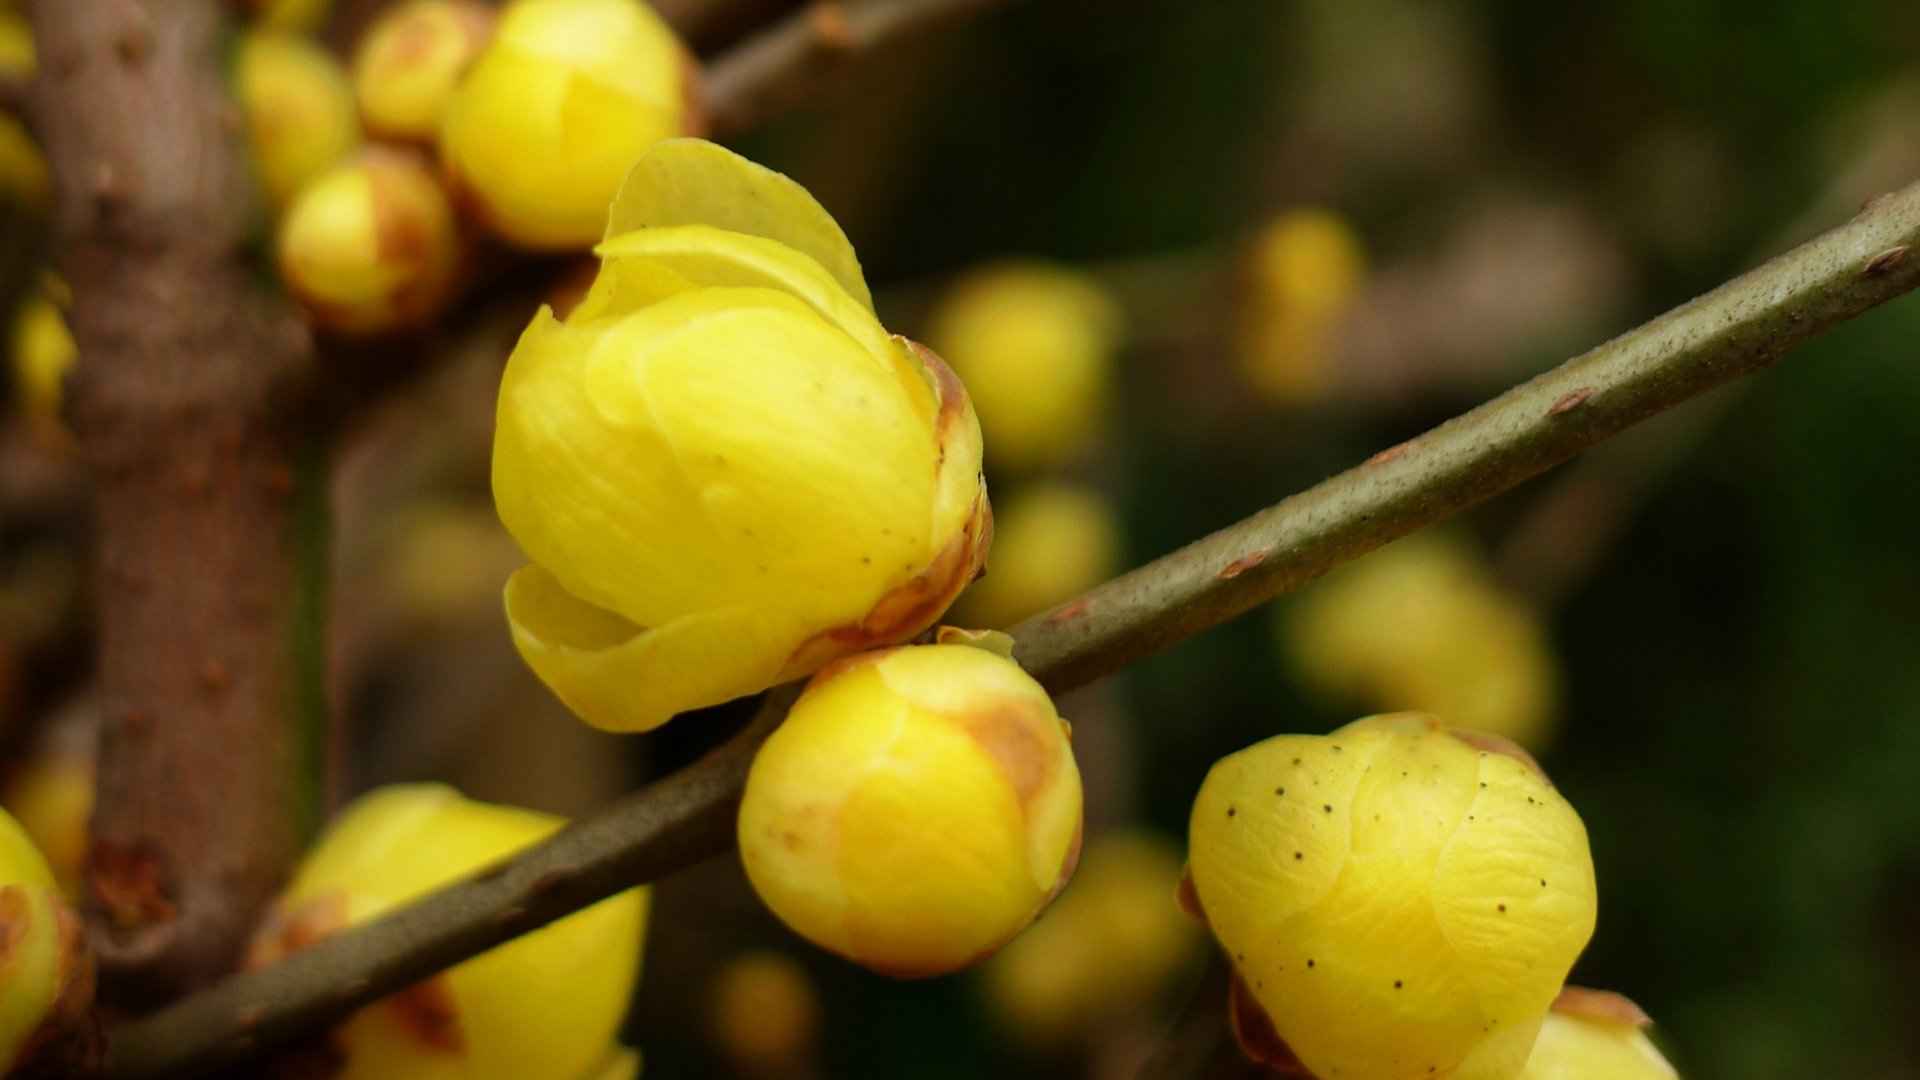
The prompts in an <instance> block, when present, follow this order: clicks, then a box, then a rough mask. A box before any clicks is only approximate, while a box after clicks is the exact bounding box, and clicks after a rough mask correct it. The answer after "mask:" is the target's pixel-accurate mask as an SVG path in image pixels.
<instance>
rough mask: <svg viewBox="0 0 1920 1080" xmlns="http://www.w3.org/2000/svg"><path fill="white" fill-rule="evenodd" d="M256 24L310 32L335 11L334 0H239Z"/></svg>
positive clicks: (297, 31)
mask: <svg viewBox="0 0 1920 1080" xmlns="http://www.w3.org/2000/svg"><path fill="white" fill-rule="evenodd" d="M239 3H240V6H241V8H242V9H243V10H244V11H245V12H246V14H247V16H248V17H249V18H251V19H253V20H254V23H255V25H257V26H260V27H263V28H265V29H268V30H282V31H286V32H289V33H309V32H312V31H315V30H318V29H320V26H321V24H322V23H324V22H326V21H327V16H328V15H329V14H331V13H332V12H333V0H239Z"/></svg>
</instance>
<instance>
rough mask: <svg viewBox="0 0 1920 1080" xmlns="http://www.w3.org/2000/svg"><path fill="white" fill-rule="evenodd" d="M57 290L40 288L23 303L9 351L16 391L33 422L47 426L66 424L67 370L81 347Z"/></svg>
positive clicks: (14, 389)
mask: <svg viewBox="0 0 1920 1080" xmlns="http://www.w3.org/2000/svg"><path fill="white" fill-rule="evenodd" d="M55 297H56V292H55V291H50V290H47V289H40V290H37V291H36V292H34V293H33V294H32V295H31V296H29V297H27V299H26V300H25V301H24V302H23V303H21V305H20V310H19V312H18V313H17V314H16V315H15V316H14V321H13V334H12V339H11V341H10V342H9V343H8V352H9V353H10V354H11V355H12V361H13V392H14V395H15V399H16V401H17V403H18V405H19V408H20V411H21V412H22V413H24V414H25V415H26V417H27V419H28V421H29V422H31V423H33V424H35V425H38V426H40V427H42V428H44V429H48V430H54V429H61V428H62V427H63V421H62V420H61V415H60V408H61V401H62V398H63V396H64V394H63V387H64V386H65V384H66V379H67V373H68V372H70V371H72V370H73V364H74V361H75V360H77V359H79V356H80V350H79V348H78V347H77V346H75V344H74V341H73V333H72V332H71V331H69V330H68V329H67V318H66V316H65V315H63V314H62V313H61V311H60V305H59V304H58V303H56V302H55Z"/></svg>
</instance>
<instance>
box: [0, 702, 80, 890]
mask: <svg viewBox="0 0 1920 1080" xmlns="http://www.w3.org/2000/svg"><path fill="white" fill-rule="evenodd" d="M93 735H94V726H93V723H92V722H91V720H90V719H89V718H88V717H86V716H85V715H84V714H81V713H72V712H69V713H67V714H65V715H63V716H61V717H60V718H58V719H56V720H55V721H54V722H53V724H52V725H51V727H50V730H49V731H48V733H47V737H46V738H45V739H44V740H43V741H42V742H41V743H40V745H37V746H35V747H34V749H33V751H32V753H30V754H28V755H27V756H26V757H25V759H24V760H22V761H20V762H19V763H18V764H17V765H16V766H15V767H14V769H13V771H12V772H11V773H10V774H9V775H8V776H7V779H6V786H5V787H4V788H0V806H4V807H5V808H6V810H7V812H9V813H11V814H12V815H13V816H14V819H15V820H16V821H18V822H19V824H20V827H21V828H22V829H24V830H26V834H27V836H28V837H29V838H31V839H32V841H33V843H34V845H35V846H36V847H38V848H39V849H40V851H41V852H42V853H44V854H45V856H46V859H47V865H48V867H49V868H50V869H51V870H52V871H53V875H54V879H55V880H56V881H58V882H59V884H60V891H61V892H62V893H63V894H65V895H66V896H67V897H69V898H70V899H75V900H77V899H78V898H79V897H80V873H81V870H82V869H83V868H84V866H85V863H86V857H87V820H88V818H90V817H91V816H92V815H93V788H94V755H93Z"/></svg>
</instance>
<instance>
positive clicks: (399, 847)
mask: <svg viewBox="0 0 1920 1080" xmlns="http://www.w3.org/2000/svg"><path fill="white" fill-rule="evenodd" d="M563 824H565V822H564V821H562V820H561V819H559V818H556V817H552V816H550V815H547V814H540V813H535V812H533V811H530V810H521V809H518V808H515V807H508V806H494V805H489V804H486V803H478V802H472V801H470V800H468V799H465V798H463V797H462V796H461V795H460V794H459V793H458V792H456V791H454V790H453V789H451V788H448V787H444V786H441V785H437V784H417V785H400V786H395V787H389V788H382V789H380V790H378V791H375V792H373V793H371V794H368V795H365V796H363V797H361V798H360V799H359V800H358V801H356V802H355V803H354V804H353V805H351V806H349V807H348V808H347V809H346V810H345V811H343V812H342V813H341V815H340V817H339V819H338V820H337V821H336V822H335V823H334V824H333V826H332V827H331V828H329V829H328V830H327V832H326V834H325V835H324V836H323V837H322V838H321V840H320V842H319V844H318V845H317V846H316V847H315V848H314V849H313V850H312V851H311V852H309V853H308V855H307V857H306V859H305V860H304V861H303V863H302V864H301V866H300V868H299V870H298V871H297V872H296V873H295V875H294V878H293V882H292V884H290V885H289V886H288V888H287V891H286V892H285V893H284V894H283V895H282V896H281V897H280V899H279V901H278V902H277V903H276V904H275V906H274V909H273V911H272V913H271V914H270V916H269V918H268V920H267V921H266V923H265V924H264V925H263V926H262V927H261V929H260V931H259V932H258V933H257V934H256V935H255V938H254V941H253V948H252V950H251V951H250V953H249V957H248V962H249V964H250V965H253V966H260V965H264V964H268V963H271V962H273V961H275V960H277V959H279V958H281V957H283V956H285V955H287V954H289V953H292V952H296V951H298V950H300V949H302V948H305V947H307V946H309V945H311V944H313V943H314V942H315V941H317V940H319V939H321V938H323V937H325V936H327V935H328V934H331V933H334V932H336V931H338V930H340V929H342V928H344V927H347V926H351V925H354V924H356V923H361V922H365V921H367V920H368V919H371V918H374V917H376V916H378V915H380V914H381V913H383V912H386V911H388V910H391V909H393V908H395V907H399V906H401V905H403V904H405V903H407V902H408V901H409V900H412V899H414V898H415V897H418V896H419V895H421V894H423V893H425V892H427V891H429V890H431V889H434V888H436V887H438V886H441V885H444V884H446V883H448V882H451V881H453V880H455V879H456V878H459V877H461V876H463V875H466V874H469V873H472V872H473V871H475V870H478V869H480V868H481V867H483V866H486V865H488V864H490V863H493V862H496V861H498V860H500V859H502V858H505V857H507V856H508V855H511V854H512V853H513V852H515V851H516V850H518V849H520V848H522V847H525V846H527V845H528V844H531V843H534V842H535V841H538V840H540V839H542V838H544V837H546V836H547V835H549V834H550V833H552V832H554V831H556V830H558V829H559V828H560V827H561V826H562V825H563ZM646 920H647V891H646V890H645V889H643V888H641V889H631V890H629V891H627V892H624V893H621V894H620V895H618V896H615V897H610V898H608V899H606V900H602V901H601V902H599V903H598V904H595V905H593V906H592V907H589V908H587V909H586V910H584V911H580V912H577V913H575V914H573V915H569V916H567V917H566V918H564V919H561V920H559V921H558V922H554V923H551V924H549V925H547V926H545V927H542V928H541V929H539V930H536V931H534V932H532V933H530V934H527V935H525V936H524V937H520V938H517V939H515V940H513V941H510V942H508V943H507V944H504V945H500V946H497V947H496V948H494V949H492V950H490V951H488V952H485V953H482V954H481V955H479V956H476V957H474V958H473V959H471V960H468V961H465V962H463V963H461V964H458V965H456V966H454V967H453V968H450V969H448V970H447V971H445V972H443V973H441V974H440V975H437V976H435V977H433V978H431V979H428V980H427V981H425V982H422V983H418V984H416V985H414V986H412V987H410V988H408V989H406V990H403V991H401V992H400V993H398V994H395V995H393V996H392V997H389V998H386V999H384V1000H382V1001H380V1002H377V1003H375V1004H373V1005H370V1006H368V1007H366V1008H365V1009H362V1010H361V1011H360V1012H358V1013H356V1014H354V1015H353V1016H352V1017H351V1018H349V1019H348V1020H347V1021H346V1022H345V1023H343V1024H342V1025H341V1026H340V1027H339V1028H338V1029H336V1030H335V1032H334V1034H333V1045H334V1049H335V1050H336V1051H337V1052H338V1055H339V1060H340V1062H341V1064H340V1069H339V1071H338V1072H337V1073H334V1074H331V1075H334V1076H336V1077H337V1078H338V1080H403V1078H408V1077H421V1076H459V1077H463V1078H468V1080H519V1078H522V1077H529V1076H551V1077H555V1078H557V1080H573V1078H581V1080H598V1078H599V1077H601V1076H603V1075H608V1076H620V1075H623V1074H624V1075H631V1074H632V1071H633V1067H634V1066H633V1063H632V1062H631V1060H630V1059H629V1057H628V1055H626V1054H624V1053H623V1052H621V1051H620V1049H619V1048H618V1047H616V1046H615V1045H614V1035H615V1032H616V1031H617V1030H618V1028H619V1026H620V1022H621V1019H622V1018H623V1017H624V1016H625V1015H626V1010H627V1005H628V999H629V998H630V997H631V996H632V993H633V987H634V984H635V982H636V981H637V980H638V979H639V975H640V955H641V945H642V940H643V938H644V936H645V931H646ZM622 1070H624V1073H623V1072H622Z"/></svg>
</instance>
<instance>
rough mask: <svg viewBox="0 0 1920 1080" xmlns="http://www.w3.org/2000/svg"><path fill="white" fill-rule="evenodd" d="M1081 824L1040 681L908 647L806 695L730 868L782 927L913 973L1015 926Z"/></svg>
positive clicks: (986, 653)
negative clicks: (741, 870)
mask: <svg viewBox="0 0 1920 1080" xmlns="http://www.w3.org/2000/svg"><path fill="white" fill-rule="evenodd" d="M949 640H969V639H968V638H966V637H964V636H962V637H960V638H957V639H955V638H952V637H951V636H949ZM983 644H985V645H995V644H998V645H1002V646H1006V647H1009V648H1010V646H1011V639H1007V638H1006V637H1005V635H995V636H993V637H990V638H987V639H985V642H984V643H983ZM1080 827H1081V791H1080V773H1079V769H1078V768H1077V767H1076V766H1075V764H1074V760H1073V753H1072V749H1071V747H1070V744H1069V742H1068V733H1067V727H1066V724H1065V722H1064V721H1062V720H1061V719H1060V717H1059V715H1058V714H1057V713H1056V712H1055V711H1054V708H1053V703H1052V701H1051V700H1049V699H1048V697H1047V693H1046V691H1045V690H1043V689H1041V687H1040V684H1039V683H1037V682H1035V681H1034V680H1033V679H1032V678H1031V677H1030V676H1028V675H1027V674H1026V672H1024V671H1022V670H1020V667H1019V665H1018V664H1016V663H1014V662H1013V660H1012V659H1010V658H1008V657H1006V656H1002V655H1000V654H999V653H997V652H995V651H992V650H991V649H990V648H988V647H982V646H981V645H972V644H939V645H905V646H900V647H897V648H892V649H882V650H878V651H874V652H867V653H861V654H859V655H857V656H851V657H847V658H846V659H843V660H840V661H837V662H835V663H834V664H831V665H829V666H828V667H826V668H824V669H822V670H821V671H820V672H819V673H818V674H816V675H815V676H814V677H813V680H812V681H811V682H809V683H808V684H807V689H806V691H805V692H804V693H802V694H801V696H800V698H799V700H798V701H797V702H795V703H794V706H793V708H792V710H791V711H790V712H789V713H788V716H787V720H786V723H785V724H783V725H782V726H781V727H780V728H779V730H777V731H775V732H774V733H773V736H772V738H770V739H768V740H767V743H766V745H764V746H763V747H762V748H761V749H760V752H759V754H758V756H756V757H755V759H754V763H753V768H752V770H751V772H750V773H749V774H748V777H747V787H746V792H745V795H744V796H743V798H742V801H741V804H740V823H739V843H740V859H741V862H742V863H743V864H744V865H745V866H746V871H747V878H748V880H749V881H751V882H752V883H753V887H754V891H755V892H757V893H758V894H759V895H760V898H761V900H762V901H764V902H765V903H766V904H767V906H768V907H769V908H770V909H772V911H773V913H774V914H775V915H777V916H779V917H780V919H781V921H782V922H785V923H786V924H787V925H788V926H789V927H790V928H792V929H793V930H794V931H795V932H796V933H799V934H800V935H801V936H803V937H805V938H807V939H808V940H810V941H812V942H813V943H814V944H816V945H819V946H821V947H822V948H825V949H829V950H831V951H833V952H836V953H839V954H840V955H841V956H844V957H846V958H847V959H849V960H852V961H853V962H855V963H857V964H860V965H861V966H862V967H865V968H868V969H869V970H872V971H875V972H879V973H881V974H884V975H891V976H894V977H898V978H920V977H925V976H931V975H940V974H945V973H947V972H951V971H957V970H959V969H961V968H963V967H966V966H968V965H970V964H973V963H975V962H977V961H979V960H981V959H983V958H985V957H986V956H988V955H990V954H992V953H993V952H994V951H995V950H997V949H998V948H1000V947H1001V946H1002V945H1004V944H1006V943H1007V941H1008V940H1010V939H1011V938H1012V937H1013V936H1014V935H1015V934H1017V933H1019V932H1020V931H1021V930H1022V929H1023V928H1025V927H1026V925H1027V924H1028V923H1029V922H1031V921H1032V920H1033V918H1034V916H1036V915H1038V914H1039V913H1040V910H1041V909H1042V908H1043V907H1045V906H1046V904H1047V903H1048V901H1050V900H1051V899H1052V898H1053V897H1054V896H1055V895H1056V894H1057V893H1058V892H1059V890H1060V889H1061V888H1062V887H1064V886H1065V884H1066V882H1067V879H1068V878H1069V877H1070V876H1071V875H1072V873H1073V867H1074V864H1075V862H1076V861H1077V860H1078V857H1079V851H1080Z"/></svg>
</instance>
